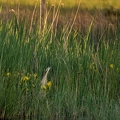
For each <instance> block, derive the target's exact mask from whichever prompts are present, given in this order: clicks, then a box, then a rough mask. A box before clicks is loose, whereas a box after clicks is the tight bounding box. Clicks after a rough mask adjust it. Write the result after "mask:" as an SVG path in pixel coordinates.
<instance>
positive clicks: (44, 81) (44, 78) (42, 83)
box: [41, 67, 50, 87]
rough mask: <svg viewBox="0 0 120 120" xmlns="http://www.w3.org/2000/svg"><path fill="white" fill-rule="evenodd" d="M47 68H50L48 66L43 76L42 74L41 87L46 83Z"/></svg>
mask: <svg viewBox="0 0 120 120" xmlns="http://www.w3.org/2000/svg"><path fill="white" fill-rule="evenodd" d="M49 70H50V67H48V68H47V69H46V70H45V73H44V76H43V78H42V81H41V87H42V86H44V85H46V84H47V76H48V73H49Z"/></svg>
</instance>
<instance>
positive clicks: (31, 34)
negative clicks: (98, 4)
mask: <svg viewBox="0 0 120 120" xmlns="http://www.w3.org/2000/svg"><path fill="white" fill-rule="evenodd" d="M55 17H56V14H53V18H55ZM57 17H58V14H57ZM34 20H35V19H34ZM53 20H54V19H53ZM37 23H38V24H39V22H38V21H35V24H34V22H32V23H30V25H28V24H29V23H27V19H23V20H22V21H18V19H17V16H16V15H15V14H14V16H13V18H12V19H11V20H9V21H7V23H4V22H3V21H2V20H1V21H0V118H1V119H36V120H38V119H43V120H44V119H45V120H47V119H50V120H56V119H57V120H59V119H60V120H61V119H63V120H67V119H69V120H93V119H95V120H101V119H102V120H107V119H109V120H119V119H120V114H119V112H120V106H119V104H120V101H119V99H120V98H119V96H120V88H119V84H120V79H119V75H120V65H119V59H120V49H119V45H120V43H119V39H120V36H119V32H118V30H119V28H117V29H116V31H115V32H114V31H112V30H111V29H110V28H109V25H106V26H105V28H106V29H105V31H103V32H102V33H101V34H100V37H98V36H97V34H98V33H97V32H99V33H100V32H101V31H102V30H104V29H98V31H97V32H96V30H95V29H93V24H94V19H93V21H91V24H90V26H89V28H88V30H87V31H86V32H85V33H84V34H82V33H79V32H78V31H77V30H74V29H73V28H71V23H70V24H67V25H66V26H64V27H63V28H62V29H61V30H60V29H57V28H56V29H54V27H53V23H52V24H50V25H49V24H47V26H46V27H44V29H43V30H40V29H39V25H38V24H37ZM29 28H30V30H29ZM48 66H51V70H50V74H49V76H48V80H49V81H52V86H51V89H49V90H47V91H46V96H40V97H38V93H39V92H40V91H41V87H40V82H41V79H42V76H43V72H44V70H45V69H46V68H47V67H48Z"/></svg>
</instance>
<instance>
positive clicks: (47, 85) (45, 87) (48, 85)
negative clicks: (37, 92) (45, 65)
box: [41, 81, 52, 90]
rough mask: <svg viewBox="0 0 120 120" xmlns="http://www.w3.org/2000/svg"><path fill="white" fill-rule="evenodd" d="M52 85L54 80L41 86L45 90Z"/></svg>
mask: <svg viewBox="0 0 120 120" xmlns="http://www.w3.org/2000/svg"><path fill="white" fill-rule="evenodd" d="M51 86H52V82H51V81H49V82H47V84H46V85H43V86H41V88H42V89H43V90H47V89H50V88H51Z"/></svg>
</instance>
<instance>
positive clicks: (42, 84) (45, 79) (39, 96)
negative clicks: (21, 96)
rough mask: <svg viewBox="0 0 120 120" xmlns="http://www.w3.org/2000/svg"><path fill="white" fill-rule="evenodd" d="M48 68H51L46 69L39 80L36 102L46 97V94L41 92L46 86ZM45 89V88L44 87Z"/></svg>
mask: <svg viewBox="0 0 120 120" xmlns="http://www.w3.org/2000/svg"><path fill="white" fill-rule="evenodd" d="M50 68H51V67H48V68H47V69H46V70H45V73H44V76H43V78H42V80H41V88H42V89H40V91H39V93H38V100H39V99H40V98H41V96H42V97H45V96H46V92H45V91H44V90H43V88H44V87H45V86H46V85H47V76H48V73H49V71H50ZM45 88H46V87H45Z"/></svg>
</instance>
